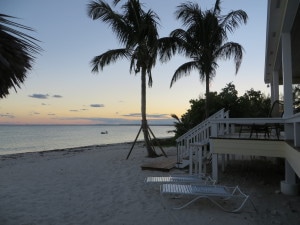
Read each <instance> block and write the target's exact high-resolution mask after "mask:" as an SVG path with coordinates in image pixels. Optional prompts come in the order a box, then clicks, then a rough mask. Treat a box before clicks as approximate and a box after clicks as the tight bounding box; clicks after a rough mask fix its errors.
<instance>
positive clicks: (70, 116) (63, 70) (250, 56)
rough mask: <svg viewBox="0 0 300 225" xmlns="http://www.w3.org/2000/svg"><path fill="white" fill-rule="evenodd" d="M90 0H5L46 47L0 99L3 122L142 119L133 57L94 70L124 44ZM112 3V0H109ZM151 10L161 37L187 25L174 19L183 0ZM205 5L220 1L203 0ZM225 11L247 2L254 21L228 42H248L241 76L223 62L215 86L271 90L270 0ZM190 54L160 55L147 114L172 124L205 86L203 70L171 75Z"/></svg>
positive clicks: (154, 3) (229, 0) (228, 0)
mask: <svg viewBox="0 0 300 225" xmlns="http://www.w3.org/2000/svg"><path fill="white" fill-rule="evenodd" d="M89 2H90V1H89V0H76V1H74V0H52V1H46V0H26V1H24V0H0V9H1V12H0V13H3V14H8V15H11V16H15V17H18V19H16V20H14V21H15V22H18V23H21V24H24V25H26V26H29V27H32V28H34V29H35V31H36V32H31V33H28V34H29V35H31V36H34V37H35V38H37V39H39V40H40V41H41V42H40V43H39V44H40V46H41V47H42V48H43V50H44V51H43V52H42V53H41V54H40V55H37V56H36V57H37V58H36V61H35V63H34V66H33V70H32V71H30V72H29V73H28V76H27V79H26V80H25V83H24V84H23V85H22V87H21V89H17V93H16V92H15V91H14V90H13V89H12V90H11V91H10V92H11V93H10V94H9V95H8V96H7V97H6V98H4V99H0V124H107V123H114V124H119V123H132V120H134V121H140V120H141V118H140V111H141V110H140V109H141V104H140V103H141V100H140V92H141V90H140V89H141V88H140V83H141V82H140V75H139V74H138V75H134V74H130V73H129V62H128V61H125V60H124V61H118V62H117V63H115V64H111V65H110V66H107V67H105V68H104V70H103V71H102V72H100V73H99V74H94V73H92V72H91V65H90V61H91V59H92V58H93V57H94V56H96V55H99V54H101V53H103V52H105V51H107V50H109V49H115V48H119V47H121V46H120V44H119V43H118V41H117V39H116V37H115V36H114V34H113V33H112V31H111V29H110V28H109V27H108V25H107V24H104V23H102V22H101V21H93V20H92V19H90V18H89V17H88V16H87V4H88V3H89ZM107 2H112V1H107ZM141 2H143V3H144V4H145V9H149V8H150V9H152V10H154V11H155V12H156V13H157V14H158V16H159V17H160V27H159V34H160V37H164V36H168V35H169V33H170V32H171V31H172V30H174V29H176V28H179V27H181V24H180V22H179V21H176V20H175V17H174V11H175V10H176V6H177V5H179V4H180V3H182V2H185V1H184V0H163V1H161V0H141ZM193 2H198V3H199V4H200V5H201V6H202V8H203V9H210V8H212V7H213V4H214V3H215V0H198V1H193ZM221 7H222V14H227V13H228V12H229V11H230V10H237V9H242V10H244V11H246V12H247V14H248V16H249V21H248V23H247V24H246V25H244V26H242V27H240V28H239V29H237V30H236V31H235V32H234V34H233V35H232V36H230V39H229V41H235V42H238V43H240V44H241V45H242V46H243V47H244V49H245V53H244V58H243V62H242V65H241V68H240V70H239V72H238V74H237V75H235V67H234V63H233V61H232V60H231V61H226V62H223V61H219V68H218V70H217V74H216V77H215V79H214V80H213V82H212V83H211V86H210V88H211V89H210V90H211V91H217V92H220V91H221V89H222V88H224V87H225V85H226V84H228V83H229V82H233V84H234V85H235V86H236V89H237V90H238V92H239V95H243V94H244V93H245V91H246V90H250V88H254V89H255V90H261V91H262V92H263V93H265V94H266V95H268V94H269V93H270V90H269V88H267V85H266V84H264V82H263V77H264V61H265V60H264V57H265V41H266V17H267V0H264V1H261V0H255V1H249V0H239V1H237V0H223V1H222V4H221ZM187 61H188V59H185V58H182V57H174V58H173V59H172V60H171V61H170V62H168V63H165V64H161V63H160V62H159V61H158V62H157V65H156V67H155V68H154V69H153V71H152V76H153V81H154V82H153V87H152V88H151V89H149V88H148V89H147V114H148V120H149V121H152V120H159V122H160V123H166V122H168V123H170V121H172V119H171V117H170V114H177V115H178V116H181V115H182V114H183V113H185V112H186V110H187V109H188V108H189V106H190V104H189V100H190V99H197V98H199V96H203V95H204V93H205V85H204V83H203V84H202V83H201V82H200V80H199V75H198V74H197V72H196V71H194V72H192V73H191V74H190V76H188V77H183V78H181V79H180V80H178V81H177V82H176V83H175V84H174V85H173V87H172V88H170V87H169V86H170V81H171V78H172V75H173V73H174V71H175V69H176V68H178V67H179V66H180V65H181V64H183V63H185V62H187Z"/></svg>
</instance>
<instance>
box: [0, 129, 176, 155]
mask: <svg viewBox="0 0 300 225" xmlns="http://www.w3.org/2000/svg"><path fill="white" fill-rule="evenodd" d="M150 128H151V130H152V131H153V133H154V135H155V136H156V137H157V138H164V137H172V136H174V133H168V131H170V130H174V127H173V126H150ZM139 129H140V126H103V125H99V126H98V125H26V126H25V125H21V126H18V125H0V155H4V154H13V153H22V152H37V151H46V150H54V149H63V148H72V147H81V146H89V145H102V144H113V143H122V142H133V141H134V139H135V138H136V136H137V133H138V131H139ZM106 131H107V134H102V133H106ZM142 139H143V135H142V132H141V133H140V135H139V139H138V140H142Z"/></svg>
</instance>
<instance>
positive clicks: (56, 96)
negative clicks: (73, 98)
mask: <svg viewBox="0 0 300 225" xmlns="http://www.w3.org/2000/svg"><path fill="white" fill-rule="evenodd" d="M52 97H53V98H62V96H61V95H53V96H52Z"/></svg>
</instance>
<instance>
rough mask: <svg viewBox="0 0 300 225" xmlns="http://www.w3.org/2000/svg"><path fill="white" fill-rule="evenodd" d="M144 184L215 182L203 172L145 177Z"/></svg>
mask: <svg viewBox="0 0 300 225" xmlns="http://www.w3.org/2000/svg"><path fill="white" fill-rule="evenodd" d="M145 183H146V184H164V183H186V184H191V183H198V184H215V181H214V180H213V179H211V177H209V176H205V175H204V174H200V175H170V176H161V177H146V179H145Z"/></svg>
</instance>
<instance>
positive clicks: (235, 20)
mask: <svg viewBox="0 0 300 225" xmlns="http://www.w3.org/2000/svg"><path fill="white" fill-rule="evenodd" d="M247 21H248V15H247V13H246V12H245V11H243V10H236V11H231V12H229V13H228V14H227V15H226V16H224V17H223V18H222V22H221V23H220V25H221V27H223V28H224V30H226V31H227V30H228V31H229V32H230V33H233V32H234V31H235V30H236V29H237V28H238V27H239V26H240V25H242V24H247Z"/></svg>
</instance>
